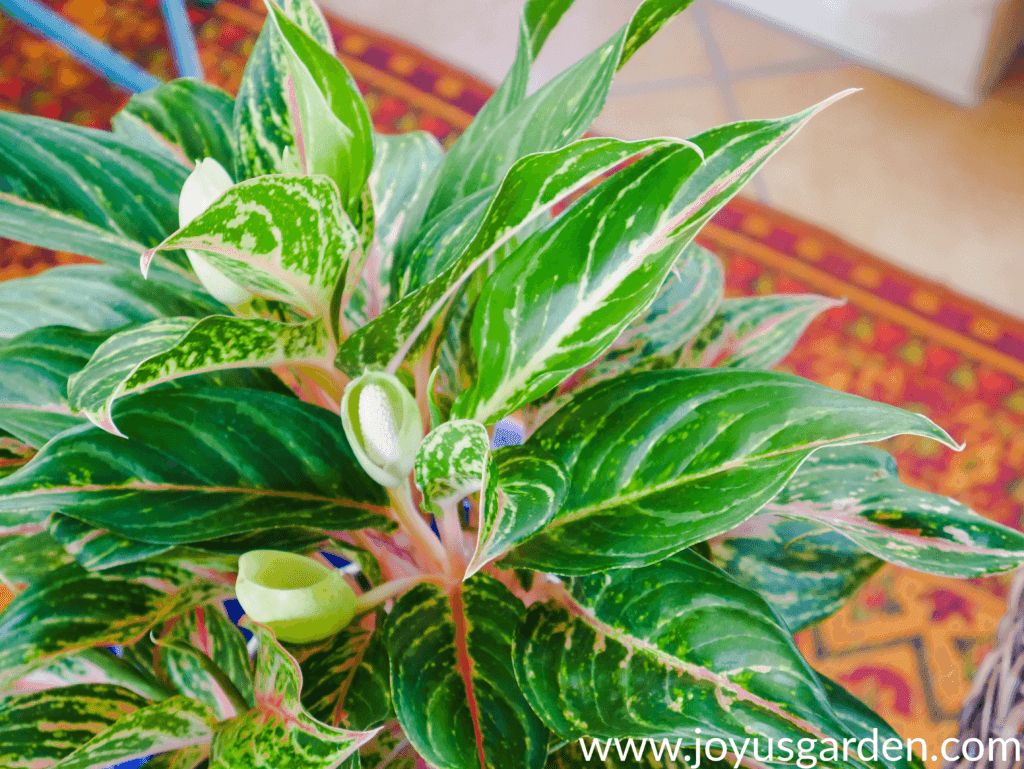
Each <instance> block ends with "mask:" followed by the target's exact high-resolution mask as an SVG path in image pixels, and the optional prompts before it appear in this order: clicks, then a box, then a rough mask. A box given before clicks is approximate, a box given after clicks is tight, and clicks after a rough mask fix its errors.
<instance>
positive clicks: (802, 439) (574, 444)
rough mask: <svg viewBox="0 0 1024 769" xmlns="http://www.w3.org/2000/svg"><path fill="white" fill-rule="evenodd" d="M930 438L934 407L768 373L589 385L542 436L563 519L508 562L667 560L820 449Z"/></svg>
mask: <svg viewBox="0 0 1024 769" xmlns="http://www.w3.org/2000/svg"><path fill="white" fill-rule="evenodd" d="M900 434H910V435H920V436H924V437H927V438H932V439H933V440H937V441H939V442H941V443H943V444H945V445H946V446H949V447H951V448H957V449H959V448H960V447H959V446H958V445H957V444H956V443H955V442H954V441H953V439H952V438H950V437H949V435H947V434H946V433H945V431H943V430H942V429H941V428H940V427H938V426H937V425H936V424H935V423H933V422H932V421H931V420H930V419H928V418H927V417H924V416H921V415H919V414H914V413H911V412H909V411H903V410H902V409H898V408H896V407H894V406H889V405H886V404H883V403H875V402H873V401H869V400H865V399H863V398H859V397H857V396H855V395H848V394H846V393H839V392H836V391H834V390H830V389H829V388H827V387H823V386H822V385H819V384H816V383H814V382H811V381H808V380H805V379H800V378H798V377H795V376H792V375H789V374H782V373H778V372H770V371H739V370H730V369H708V370H705V369H699V370H698V369H689V370H683V371H653V372H645V373H641V374H631V375H627V376H624V377H619V378H618V379H615V380H612V381H610V382H602V383H601V384H599V385H595V386H594V387H592V388H590V389H588V390H585V391H584V392H583V393H581V394H580V395H578V396H576V397H574V398H573V399H572V400H571V401H570V402H569V403H568V404H567V405H566V406H564V407H563V408H562V409H561V410H559V411H558V413H556V414H555V415H554V417H552V418H551V419H550V420H548V421H547V422H545V423H544V424H543V425H541V427H540V428H539V429H538V430H537V431H536V432H535V433H534V434H533V435H532V436H531V437H530V440H529V442H528V444H536V445H539V446H540V447H541V448H543V449H546V450H547V451H549V452H551V453H552V454H553V455H554V456H555V457H556V458H558V459H559V460H560V461H561V462H562V463H563V464H564V465H565V466H566V467H567V468H569V472H570V476H571V482H570V484H569V493H568V495H567V496H566V499H565V502H564V503H563V504H562V507H561V509H560V510H559V511H558V513H557V514H556V515H555V518H554V520H553V521H552V522H551V523H550V524H548V526H547V528H545V529H544V530H543V531H542V532H541V533H539V534H538V535H536V536H534V537H533V538H532V539H529V540H527V541H526V542H525V543H524V544H522V545H520V546H519V547H518V548H517V549H516V550H514V551H513V552H512V554H511V556H510V558H509V563H510V565H513V566H529V567H531V568H537V569H542V570H544V571H552V572H554V573H557V574H587V573H593V572H596V571H601V570H604V569H610V568H618V567H623V566H640V565H644V564H649V563H654V562H656V561H658V560H661V559H662V558H666V557H667V556H669V555H671V554H672V553H675V552H677V551H678V550H680V549H682V548H684V547H687V546H689V545H692V544H694V543H695V542H702V541H704V540H707V539H710V538H711V537H713V536H715V535H717V534H721V533H723V532H725V531H728V530H729V529H732V528H733V527H735V526H737V525H739V524H740V523H742V522H743V521H745V520H746V519H747V518H749V517H751V516H752V515H753V514H754V513H756V512H757V511H758V510H760V509H761V508H762V507H764V506H765V505H766V504H767V503H768V502H770V501H771V500H772V499H773V498H774V497H775V496H776V494H778V492H779V491H781V489H782V488H783V487H784V486H785V484H786V483H787V482H788V480H789V479H790V478H791V477H792V475H793V474H794V473H795V472H796V470H797V468H798V467H800V465H801V464H802V463H803V462H804V460H805V459H806V458H807V457H808V456H809V455H810V454H811V453H812V452H814V451H815V450H816V449H819V448H822V447H825V446H843V445H851V444H857V443H869V442H872V441H879V440H883V439H885V438H889V437H892V436H894V435H900Z"/></svg>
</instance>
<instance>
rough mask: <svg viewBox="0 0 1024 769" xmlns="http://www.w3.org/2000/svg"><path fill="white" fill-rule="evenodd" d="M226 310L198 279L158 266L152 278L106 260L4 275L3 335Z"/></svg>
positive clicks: (0, 286)
mask: <svg viewBox="0 0 1024 769" xmlns="http://www.w3.org/2000/svg"><path fill="white" fill-rule="evenodd" d="M136 256H138V253H136ZM223 311H224V306H223V305H222V304H220V303H219V302H217V301H216V300H215V299H213V298H212V297H211V296H210V295H209V294H207V293H206V292H205V291H203V289H202V288H200V287H199V286H198V285H197V284H195V283H192V282H191V281H189V280H186V279H185V278H183V277H181V276H179V275H175V274H173V273H170V272H168V271H167V270H163V269H159V268H156V267H154V268H153V269H152V271H151V272H150V280H148V281H146V280H144V279H143V278H142V277H140V276H139V275H138V274H137V273H135V272H130V271H128V270H122V269H118V268H114V267H108V266H105V265H74V266H69V267H53V268H51V269H49V270H46V271H45V272H42V273H40V274H39V275H32V276H30V277H27V278H16V279H14V280H5V281H0V339H3V338H10V337H13V336H17V335H18V334H23V333H25V332H26V331H30V330H32V329H34V328H39V327H41V326H70V327H72V328H77V329H81V330H82V331H103V330H112V329H115V328H118V327H119V326H124V325H126V324H128V323H134V322H137V321H147V320H153V319H154V318H160V317H163V316H165V315H188V316H189V317H193V318H202V317H204V316H206V315H213V314H214V313H217V312H223Z"/></svg>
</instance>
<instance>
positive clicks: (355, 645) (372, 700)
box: [301, 626, 395, 731]
mask: <svg viewBox="0 0 1024 769" xmlns="http://www.w3.org/2000/svg"><path fill="white" fill-rule="evenodd" d="M301 667H302V678H303V681H304V682H305V683H304V684H303V687H302V705H303V707H305V708H306V710H308V711H309V714H310V715H311V716H313V718H316V719H317V720H319V721H322V722H323V723H325V724H330V725H331V726H341V727H344V728H345V729H356V730H360V731H366V730H368V729H376V728H377V727H379V726H381V725H383V724H384V723H385V722H387V721H389V720H391V719H393V718H394V717H395V712H394V708H393V707H392V704H391V681H390V676H391V673H390V671H391V666H390V664H389V663H388V654H387V648H386V647H385V645H384V637H383V634H382V633H381V631H379V630H378V631H369V630H366V629H364V628H360V627H352V626H350V627H348V628H345V629H344V630H342V631H341V632H340V633H338V634H337V635H336V636H335V637H334V638H332V639H331V641H330V644H329V645H328V646H327V647H326V648H324V649H320V650H317V651H316V652H314V653H313V654H311V655H310V656H308V657H306V658H305V659H303V660H302V661H301Z"/></svg>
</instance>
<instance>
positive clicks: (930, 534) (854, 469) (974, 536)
mask: <svg viewBox="0 0 1024 769" xmlns="http://www.w3.org/2000/svg"><path fill="white" fill-rule="evenodd" d="M765 512H769V513H775V514H777V515H783V516H786V517H789V518H798V519H803V520H806V521H810V522H812V523H815V524H817V525H822V526H827V527H829V528H831V529H833V530H835V531H837V532H839V533H840V534H843V535H844V536H846V537H849V538H850V539H851V540H853V541H854V542H855V543H857V544H858V545H860V546H861V547H862V548H864V549H865V550H867V551H868V552H869V553H871V554H872V555H875V556H877V557H879V558H881V559H883V560H885V561H889V562H890V563H895V564H898V565H900V566H905V567H907V568H910V569H916V570H917V571H924V572H928V573H930V574H939V575H942V576H947V577H976V576H980V575H982V574H993V573H996V572H1001V571H1009V570H1011V569H1015V568H1017V567H1018V566H1020V565H1021V564H1024V534H1021V533H1020V532H1019V531H1015V530H1013V529H1011V528H1009V527H1007V526H1003V525H1001V524H998V523H995V522H994V521H990V520H988V519H987V518H983V517H982V516H980V515H978V514H977V513H975V512H974V511H973V510H971V509H970V508H968V507H967V506H965V505H963V504H961V503H960V502H957V501H956V500H955V499H950V498H949V497H944V496H942V495H941V494H931V493H929V492H926V491H920V490H918V489H915V488H913V487H912V486H906V485H904V484H903V483H901V482H900V479H899V473H898V470H897V468H896V462H895V461H894V460H893V458H892V457H890V456H889V455H888V454H886V453H885V452H884V451H879V450H878V449H870V448H865V447H848V448H830V449H822V450H821V451H819V452H815V453H814V454H813V455H812V456H811V458H810V459H808V460H807V462H806V463H805V464H804V465H803V466H802V467H801V468H800V471H799V472H798V473H797V474H796V475H795V476H793V479H792V480H791V481H790V482H789V483H788V484H787V485H786V487H785V488H784V489H782V491H781V492H780V493H779V495H778V496H777V497H776V498H775V499H773V500H772V501H771V502H770V503H769V504H768V505H767V506H766V507H765Z"/></svg>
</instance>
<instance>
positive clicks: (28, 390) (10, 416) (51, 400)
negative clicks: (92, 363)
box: [0, 326, 109, 448]
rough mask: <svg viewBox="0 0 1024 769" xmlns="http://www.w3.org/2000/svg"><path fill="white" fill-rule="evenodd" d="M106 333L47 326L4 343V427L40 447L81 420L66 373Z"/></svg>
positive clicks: (0, 411)
mask: <svg viewBox="0 0 1024 769" xmlns="http://www.w3.org/2000/svg"><path fill="white" fill-rule="evenodd" d="M107 336H109V334H108V333H106V332H95V331H94V332H89V331H79V330H78V329H74V328H68V327H67V326H45V327H42V328H37V329H33V330H31V331H27V332H25V333H24V334H20V335H19V336H16V337H14V338H13V339H9V340H7V341H0V429H2V430H4V431H6V432H7V433H9V434H11V435H14V436H15V437H17V438H18V439H19V440H22V441H24V442H25V443H27V444H29V445H30V446H33V447H35V448H39V447H41V446H42V445H43V444H44V443H46V442H47V441H48V440H50V438H52V437H53V436H55V435H57V434H58V433H60V432H63V431H64V430H66V429H68V428H69V427H74V426H75V425H79V424H82V417H80V416H76V415H75V414H73V413H72V411H71V408H70V406H69V405H68V397H67V391H68V390H67V388H68V377H70V376H71V375H72V374H74V373H75V372H77V371H78V370H80V369H81V368H82V367H83V366H84V365H85V364H86V363H88V362H89V358H90V357H91V356H92V354H93V352H95V350H96V348H97V347H98V346H99V345H100V343H101V342H102V341H103V340H104V339H106V338H107Z"/></svg>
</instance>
